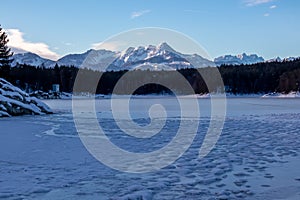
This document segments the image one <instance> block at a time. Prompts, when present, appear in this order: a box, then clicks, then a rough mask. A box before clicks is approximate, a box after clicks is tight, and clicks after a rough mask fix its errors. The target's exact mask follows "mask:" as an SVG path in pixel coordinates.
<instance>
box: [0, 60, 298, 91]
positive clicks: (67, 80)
mask: <svg viewBox="0 0 300 200" xmlns="http://www.w3.org/2000/svg"><path fill="white" fill-rule="evenodd" d="M213 70H215V68H214V67H206V68H200V69H193V68H189V69H181V70H176V71H149V70H145V71H143V70H134V71H127V70H123V71H109V72H99V71H94V70H91V69H80V70H79V69H78V68H77V67H74V66H57V65H56V66H55V67H54V68H45V67H43V66H38V67H35V66H30V65H17V66H15V67H9V68H7V67H5V68H0V77H1V76H2V75H4V74H5V78H6V79H8V80H9V81H11V82H12V83H13V84H15V85H17V86H18V87H20V88H22V89H24V90H33V91H34V90H42V91H46V92H47V91H49V90H51V89H52V85H53V84H59V85H60V90H61V91H62V92H73V86H74V82H75V79H76V76H77V74H78V73H80V74H81V77H83V78H84V80H83V81H84V84H82V87H79V88H77V89H78V90H79V91H77V92H91V93H94V92H96V93H97V94H111V93H113V91H114V89H115V86H116V84H117V83H118V82H119V83H118V86H119V90H118V91H117V93H119V94H129V93H130V94H131V93H132V92H131V89H132V88H135V90H134V94H152V93H155V94H165V93H172V92H171V91H170V88H168V87H165V86H163V85H159V84H155V82H157V80H160V81H162V82H164V81H166V82H168V83H170V84H171V85H172V87H173V89H175V90H176V91H177V92H178V93H182V94H186V93H187V91H185V89H184V87H183V85H182V83H181V82H179V81H178V80H177V78H176V77H177V74H178V73H180V74H181V75H182V76H183V77H184V78H185V80H186V81H187V82H188V83H189V84H190V86H191V87H192V88H193V90H194V91H195V93H197V94H204V93H208V88H207V86H206V84H205V81H204V79H203V77H202V76H201V75H203V74H205V75H206V76H208V77H209V76H210V73H212V71H213ZM218 70H219V72H220V74H221V77H222V79H223V82H224V86H225V88H224V89H225V90H226V92H230V93H233V94H251V93H270V92H281V93H289V92H291V91H299V87H300V59H297V60H294V61H287V62H270V63H257V64H252V65H239V66H236V65H235V66H233V65H222V66H220V67H218ZM125 74H126V76H125ZM100 77H101V78H100ZM98 79H99V80H98ZM91 80H96V82H98V84H97V87H94V86H93V84H94V83H95V81H91ZM120 81H121V82H120ZM145 82H148V83H149V84H144V83H145ZM151 82H153V83H151ZM218 90H222V88H221V85H216V86H215V87H214V91H215V92H217V91H218ZM188 93H189V92H188Z"/></svg>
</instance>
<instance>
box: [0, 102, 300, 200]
mask: <svg viewBox="0 0 300 200" xmlns="http://www.w3.org/2000/svg"><path fill="white" fill-rule="evenodd" d="M45 102H46V103H47V104H48V105H49V106H50V107H51V108H52V109H53V110H54V111H55V112H56V114H53V115H42V116H23V117H14V118H3V119H0V152H1V153H0V199H47V200H48V199H49V200H50V199H51V200H52V199H270V200H271V199H299V198H300V171H299V170H298V169H299V167H300V156H299V152H300V135H299V132H300V123H299V119H300V100H299V99H260V98H234V99H228V108H227V110H228V113H227V118H226V122H225V125H224V128H223V133H222V135H221V137H220V139H219V141H218V143H217V145H216V146H215V148H214V149H213V151H212V152H210V154H208V155H207V156H206V157H205V158H203V159H199V158H198V153H199V148H200V146H201V142H202V140H203V137H204V135H205V133H206V130H207V128H208V122H209V119H210V118H209V116H210V111H209V106H210V103H209V99H199V104H200V111H201V117H200V118H199V119H192V120H198V121H199V130H198V133H197V136H196V138H195V140H194V142H193V144H192V146H191V147H190V148H189V149H188V151H187V152H186V153H185V154H184V155H183V156H182V157H181V158H179V159H178V160H177V161H175V162H174V163H173V164H171V165H170V166H168V167H165V168H163V169H161V170H158V171H156V172H151V173H146V174H129V173H123V172H120V171H116V170H112V169H110V168H109V167H107V166H105V165H103V164H101V163H100V162H98V161H97V160H96V159H95V158H93V156H91V155H90V154H89V152H88V151H87V150H86V149H85V147H84V146H83V144H82V143H81V141H80V139H79V137H78V134H77V132H76V128H75V126H74V122H73V118H72V113H71V101H70V100H48V101H45ZM152 104H162V105H164V106H165V107H166V110H167V113H168V119H167V121H166V125H165V127H164V129H163V130H162V132H161V133H160V134H158V135H155V136H154V137H153V138H148V139H134V138H132V137H130V136H128V135H126V134H124V133H122V131H120V130H119V129H118V127H117V124H116V123H115V122H114V119H113V118H112V114H111V108H110V101H109V99H99V100H97V101H96V107H97V116H98V119H99V124H100V125H101V126H102V127H103V129H104V130H105V131H106V133H107V136H108V137H109V138H110V139H111V141H112V142H113V143H115V144H116V145H119V146H120V147H122V148H124V149H126V150H128V151H134V152H135V151H138V152H148V151H152V150H155V149H159V148H161V147H163V146H164V145H165V144H166V143H168V141H169V140H170V139H172V137H174V133H176V131H177V129H178V125H179V116H180V112H178V105H177V101H176V100H175V99H174V98H173V97H151V98H134V99H133V100H132V103H131V105H130V108H131V111H132V113H131V116H132V118H133V120H134V121H135V122H136V123H138V124H140V125H147V124H148V123H149V115H148V109H149V106H150V105H152ZM82 106H85V100H82ZM118 120H122V119H118ZM186 120H191V119H186Z"/></svg>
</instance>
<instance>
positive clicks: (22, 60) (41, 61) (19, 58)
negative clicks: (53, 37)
mask: <svg viewBox="0 0 300 200" xmlns="http://www.w3.org/2000/svg"><path fill="white" fill-rule="evenodd" d="M13 59H14V60H13V62H12V66H16V65H17V63H19V64H27V65H32V66H42V65H43V66H45V67H49V66H52V65H53V66H54V63H55V62H54V61H52V60H49V59H46V58H42V57H40V56H39V55H37V54H34V53H30V52H27V53H18V54H14V55H13Z"/></svg>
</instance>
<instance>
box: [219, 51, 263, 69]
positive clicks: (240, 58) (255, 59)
mask: <svg viewBox="0 0 300 200" xmlns="http://www.w3.org/2000/svg"><path fill="white" fill-rule="evenodd" d="M264 61H265V60H264V58H263V57H259V56H258V55H256V54H251V55H247V54H245V53H243V54H240V55H236V56H232V55H225V56H220V57H217V58H215V60H214V62H215V63H216V65H217V66H220V65H240V64H255V63H260V62H264Z"/></svg>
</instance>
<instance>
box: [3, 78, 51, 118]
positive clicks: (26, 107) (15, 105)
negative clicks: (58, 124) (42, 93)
mask: <svg viewBox="0 0 300 200" xmlns="http://www.w3.org/2000/svg"><path fill="white" fill-rule="evenodd" d="M51 113H52V111H51V109H50V108H49V107H48V106H47V105H46V104H45V103H43V102H41V101H40V100H38V99H37V98H35V97H30V96H29V95H28V94H27V93H26V92H24V91H22V90H21V89H20V88H17V87H15V86H13V85H12V84H11V83H9V82H8V81H6V80H4V79H2V78H0V117H10V116H17V115H41V114H51Z"/></svg>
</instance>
